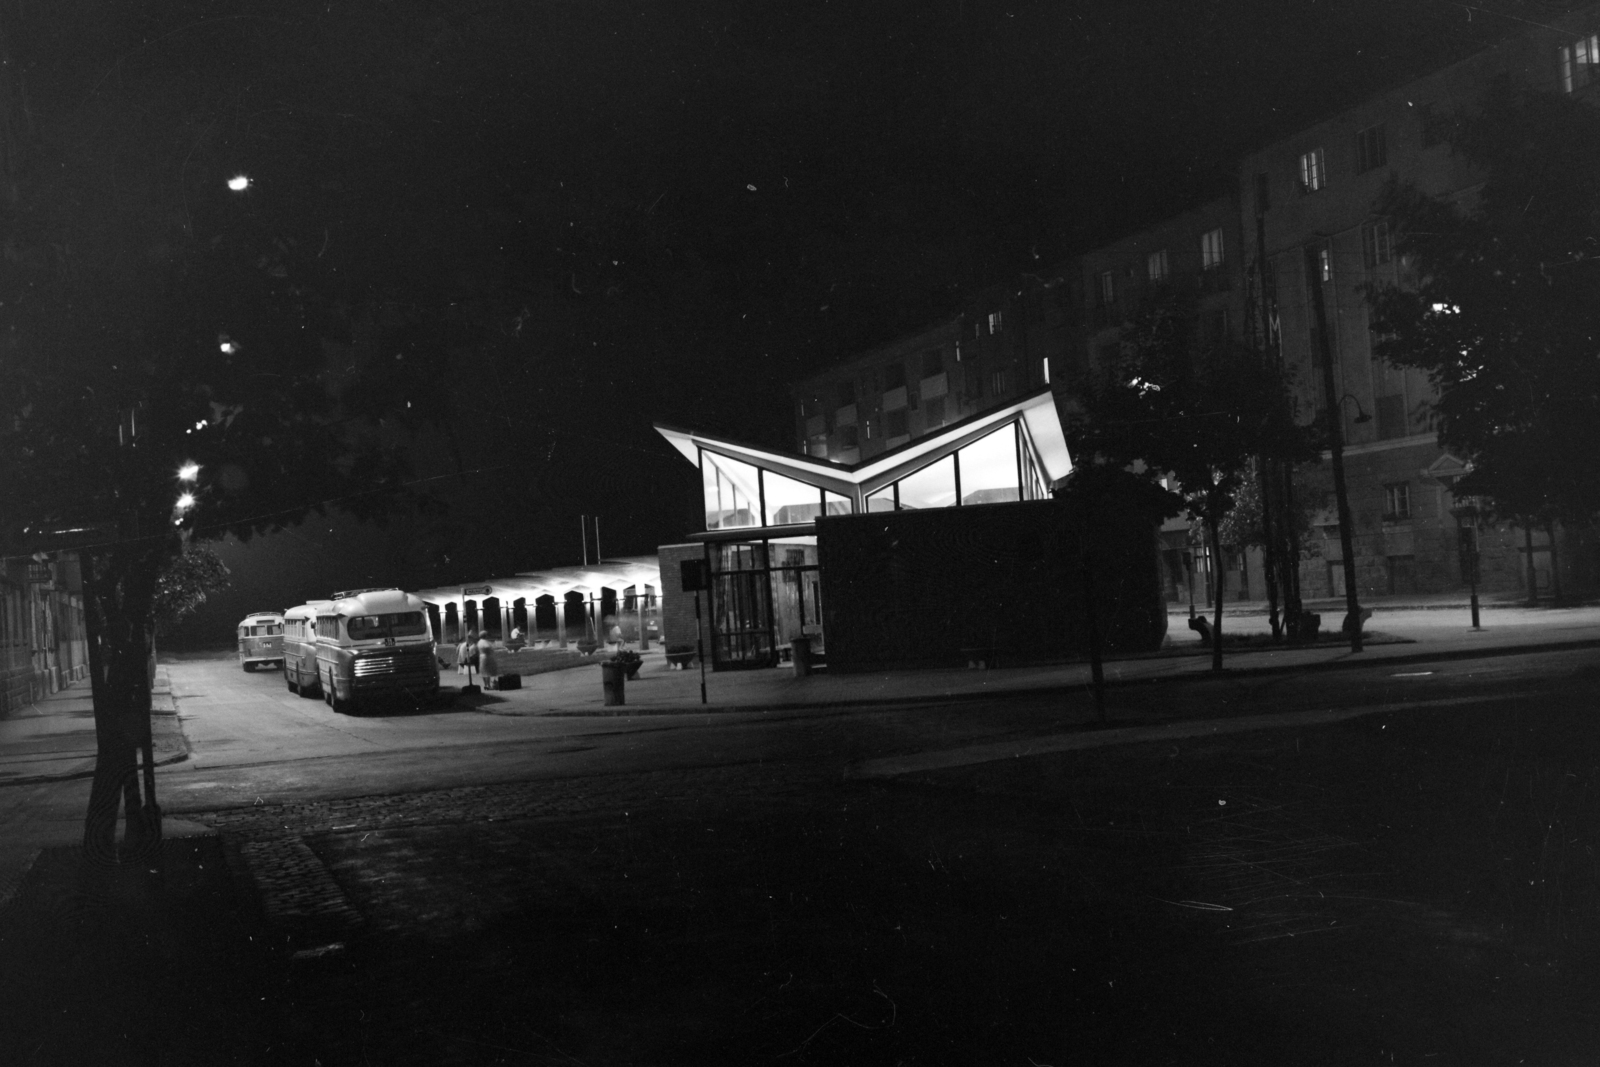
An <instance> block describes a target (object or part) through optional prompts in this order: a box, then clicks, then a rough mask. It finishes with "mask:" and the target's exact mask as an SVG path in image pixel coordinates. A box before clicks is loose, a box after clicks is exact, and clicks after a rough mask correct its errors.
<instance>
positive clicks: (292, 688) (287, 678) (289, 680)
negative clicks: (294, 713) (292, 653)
mask: <svg viewBox="0 0 1600 1067" xmlns="http://www.w3.org/2000/svg"><path fill="white" fill-rule="evenodd" d="M283 684H284V685H286V686H288V687H289V692H291V693H298V692H300V686H299V685H297V684H295V680H294V675H292V674H290V673H289V671H288V670H287V668H286V669H285V670H284V672H283Z"/></svg>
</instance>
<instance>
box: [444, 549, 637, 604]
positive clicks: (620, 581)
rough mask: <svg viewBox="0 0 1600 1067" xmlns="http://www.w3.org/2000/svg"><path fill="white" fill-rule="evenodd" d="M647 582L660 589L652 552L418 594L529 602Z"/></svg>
mask: <svg viewBox="0 0 1600 1067" xmlns="http://www.w3.org/2000/svg"><path fill="white" fill-rule="evenodd" d="M647 585H648V586H650V587H651V589H652V591H654V592H656V593H659V592H660V591H661V568H660V566H659V565H658V564H657V562H656V557H654V556H629V557H626V558H623V559H608V560H603V561H601V562H599V563H593V564H590V565H588V566H580V567H550V568H548V569H546V570H542V571H524V572H519V573H517V574H514V575H511V576H510V577H505V578H485V579H483V580H482V581H478V582H463V583H461V584H460V585H447V586H440V587H438V588H436V589H419V590H417V596H419V597H421V598H422V599H423V600H426V601H427V602H428V603H430V604H433V605H435V606H438V607H443V606H444V605H446V604H460V603H463V602H464V601H467V600H473V601H477V602H478V603H482V602H483V601H484V600H486V599H488V598H489V597H494V598H496V599H498V600H499V601H500V602H501V603H503V604H508V603H512V602H514V601H517V600H524V601H526V602H527V603H528V604H529V605H532V604H533V602H534V601H535V600H537V599H538V598H539V597H541V596H545V595H547V594H548V595H549V596H552V597H554V598H555V599H556V601H557V602H559V601H561V600H562V599H563V598H565V597H566V595H567V594H568V593H570V592H579V593H584V594H586V595H587V594H591V593H592V594H594V595H596V596H598V595H599V593H600V590H601V589H611V590H614V591H616V592H618V593H621V592H622V591H623V590H625V589H627V588H629V587H630V586H631V587H633V588H634V589H635V590H639V591H642V590H643V589H644V587H645V586H647Z"/></svg>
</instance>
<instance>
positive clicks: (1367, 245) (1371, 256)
mask: <svg viewBox="0 0 1600 1067" xmlns="http://www.w3.org/2000/svg"><path fill="white" fill-rule="evenodd" d="M1393 258H1394V249H1393V247H1392V246H1391V244H1390V241H1389V220H1388V219H1373V220H1372V221H1371V222H1367V223H1363V224H1362V226H1361V260H1362V262H1363V263H1365V264H1366V265H1367V266H1368V267H1369V268H1371V267H1380V266H1382V265H1383V264H1385V263H1387V262H1389V261H1390V260H1391V259H1393Z"/></svg>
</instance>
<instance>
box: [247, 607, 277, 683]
mask: <svg viewBox="0 0 1600 1067" xmlns="http://www.w3.org/2000/svg"><path fill="white" fill-rule="evenodd" d="M261 663H276V664H277V665H278V666H280V667H281V666H283V616H282V615H280V614H278V613H277V612H276V611H257V612H252V613H251V614H249V615H246V616H245V617H244V621H243V622H241V623H240V624H239V664H240V665H241V666H242V667H244V669H245V670H247V671H253V670H255V669H256V665H257V664H261Z"/></svg>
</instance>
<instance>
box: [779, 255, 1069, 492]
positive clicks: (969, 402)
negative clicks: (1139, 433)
mask: <svg viewBox="0 0 1600 1067" xmlns="http://www.w3.org/2000/svg"><path fill="white" fill-rule="evenodd" d="M1081 293H1082V289H1081V280H1080V279H1079V278H1077V277H1076V276H1075V273H1074V272H1073V271H1070V270H1069V271H1056V272H1053V273H1050V274H1048V275H1046V274H1028V275H1024V276H1022V277H1020V278H1018V279H1016V280H1015V281H1014V282H1012V283H1010V284H1008V285H1003V286H994V287H991V288H989V289H986V290H983V291H981V292H979V293H977V294H975V295H974V296H972V297H970V298H969V299H968V300H966V301H965V304H966V307H965V309H964V310H963V311H962V312H961V313H960V314H958V315H956V316H953V317H952V318H950V319H947V320H946V321H944V322H941V323H938V324H936V325H934V326H931V327H929V328H928V329H926V330H922V331H920V332H918V333H915V334H911V335H909V336H906V337H902V338H898V339H896V340H895V341H892V342H890V343H889V344H887V345H883V346H881V347H878V348H875V349H873V350H871V351H869V352H867V353H865V354H863V355H861V356H858V357H857V358H855V359H852V360H850V361H848V362H846V363H842V364H839V365H838V366H835V367H830V368H828V369H827V370H825V371H822V372H821V373H818V374H815V375H813V376H811V377H809V378H806V379H804V380H802V381H800V382H798V383H796V384H795V386H794V387H793V393H794V398H795V433H796V441H797V447H796V451H798V452H800V453H801V454H803V455H807V456H812V457H815V458H818V459H828V460H832V461H833V462H835V463H839V464H842V465H846V466H848V465H851V464H855V463H861V462H864V461H867V460H870V459H872V458H874V457H876V456H879V455H882V454H883V453H884V452H887V451H889V450H890V449H894V448H898V447H900V446H901V445H903V444H906V443H907V442H909V441H912V440H915V439H917V438H920V437H923V436H925V435H927V434H931V433H936V432H938V431H940V430H942V429H943V428H944V427H946V426H950V425H952V424H954V423H957V422H961V421H962V420H963V419H968V418H971V417H973V416H975V415H980V414H983V413H985V412H988V411H993V410H994V409H996V408H998V407H1003V406H1005V405H1007V404H1010V403H1013V402H1015V401H1016V400H1018V399H1020V398H1021V397H1023V396H1026V395H1028V394H1029V393H1032V392H1035V391H1037V390H1038V389H1039V388H1041V387H1042V386H1045V385H1050V386H1051V387H1052V388H1053V389H1054V390H1055V391H1056V392H1057V394H1058V395H1060V394H1062V393H1063V392H1064V391H1065V389H1066V387H1067V383H1069V382H1070V381H1072V380H1073V378H1074V376H1075V375H1076V374H1078V373H1081V371H1082V359H1081V354H1082V352H1083V346H1082V343H1081V336H1082V330H1083V328H1084V323H1085V321H1086V320H1085V316H1084V314H1083V310H1082V299H1081Z"/></svg>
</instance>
